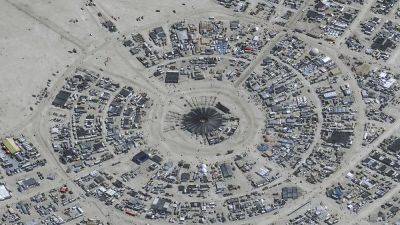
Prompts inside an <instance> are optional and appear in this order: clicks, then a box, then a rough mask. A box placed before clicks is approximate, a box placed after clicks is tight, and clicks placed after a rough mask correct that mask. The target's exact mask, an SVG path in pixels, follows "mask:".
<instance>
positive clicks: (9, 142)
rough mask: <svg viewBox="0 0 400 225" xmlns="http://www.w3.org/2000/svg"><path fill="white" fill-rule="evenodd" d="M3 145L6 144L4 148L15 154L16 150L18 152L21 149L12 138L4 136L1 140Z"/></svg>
mask: <svg viewBox="0 0 400 225" xmlns="http://www.w3.org/2000/svg"><path fill="white" fill-rule="evenodd" d="M3 144H4V146H6V149H7V150H8V151H9V152H10V153H11V154H13V155H14V154H15V153H17V152H20V151H21V149H20V148H19V147H18V145H17V144H15V141H14V139H12V138H6V139H5V140H4V141H3Z"/></svg>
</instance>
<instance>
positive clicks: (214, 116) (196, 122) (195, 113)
mask: <svg viewBox="0 0 400 225" xmlns="http://www.w3.org/2000/svg"><path fill="white" fill-rule="evenodd" d="M224 122H225V119H224V117H223V116H222V114H221V113H219V112H218V111H217V109H215V108H214V107H210V106H209V107H197V108H192V109H191V110H190V112H188V113H187V114H184V115H183V116H182V121H181V126H182V128H183V129H185V130H187V131H189V132H190V133H192V134H196V135H201V136H208V135H210V134H211V133H212V132H214V131H216V130H218V129H219V128H220V127H222V126H223V125H224Z"/></svg>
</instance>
